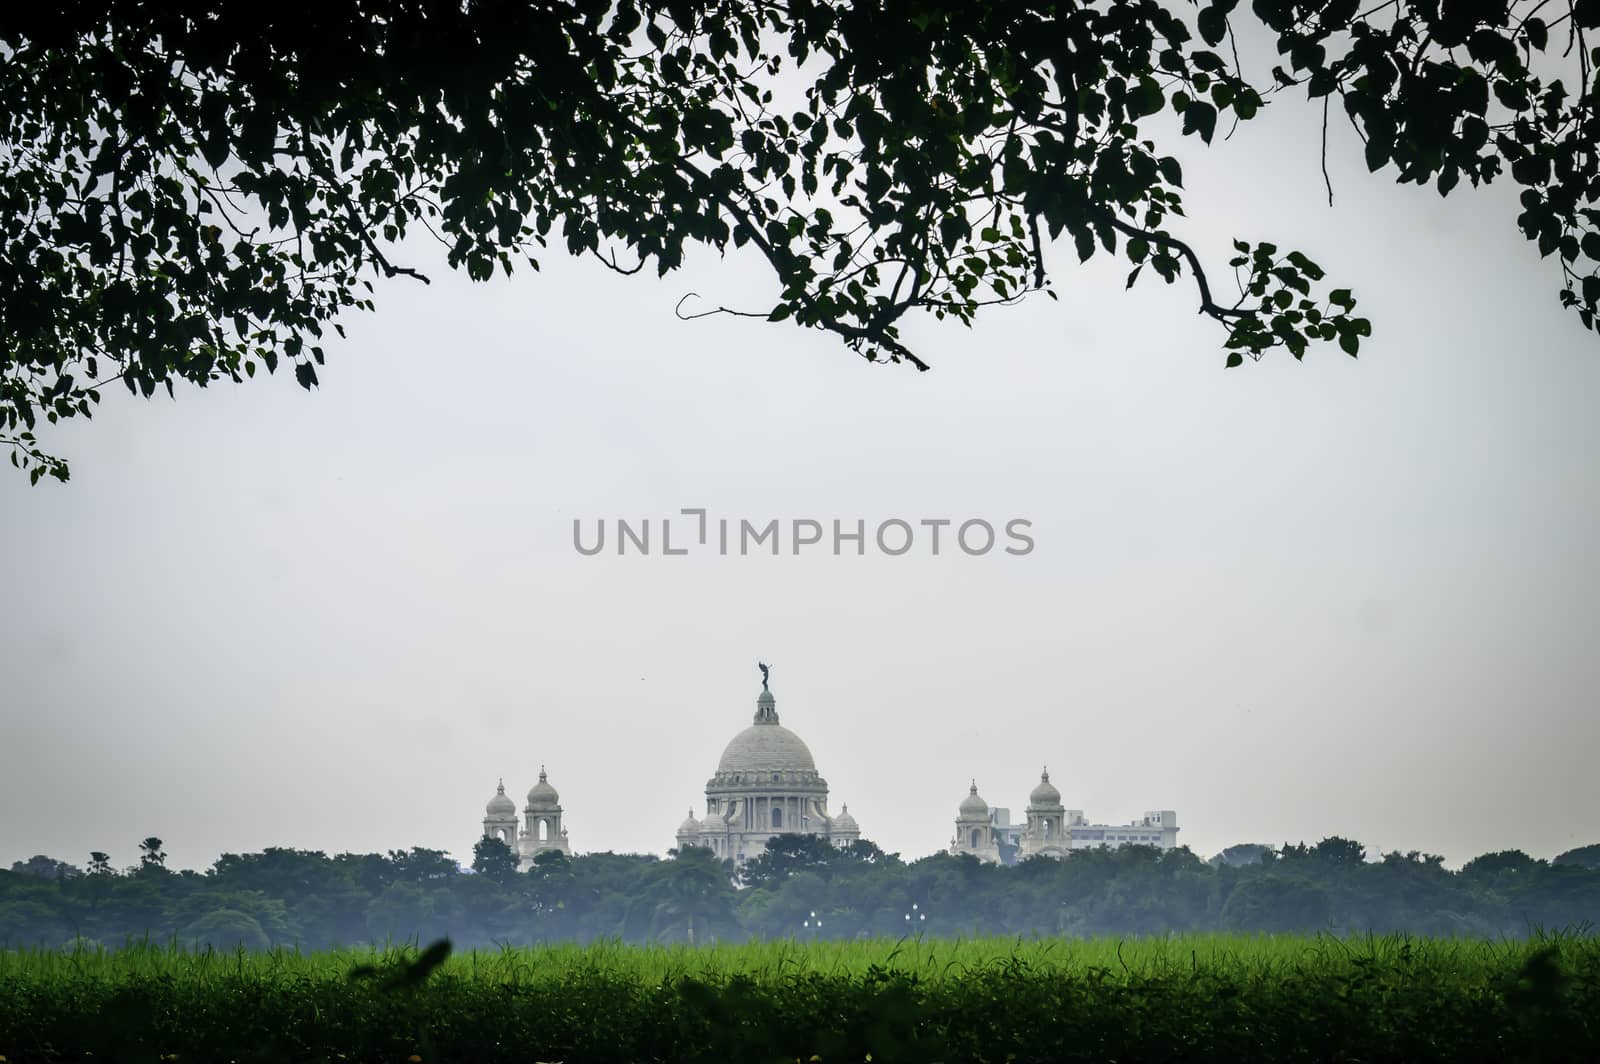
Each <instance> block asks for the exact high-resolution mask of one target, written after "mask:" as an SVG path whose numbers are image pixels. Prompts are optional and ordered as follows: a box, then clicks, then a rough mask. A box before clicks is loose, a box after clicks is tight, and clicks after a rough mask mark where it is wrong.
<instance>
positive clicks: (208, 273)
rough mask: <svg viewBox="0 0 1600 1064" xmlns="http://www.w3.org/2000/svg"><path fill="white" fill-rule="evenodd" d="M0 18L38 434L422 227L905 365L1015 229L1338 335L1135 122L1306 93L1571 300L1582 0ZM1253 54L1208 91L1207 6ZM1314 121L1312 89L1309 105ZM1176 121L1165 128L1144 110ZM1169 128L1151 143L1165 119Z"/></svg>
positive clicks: (1255, 336)
mask: <svg viewBox="0 0 1600 1064" xmlns="http://www.w3.org/2000/svg"><path fill="white" fill-rule="evenodd" d="M29 10H30V9H26V8H23V9H15V8H14V9H12V10H11V11H9V12H8V13H7V14H6V15H5V16H3V17H0V326H3V328H0V337H3V339H0V444H4V445H7V446H9V448H10V450H11V452H12V457H13V461H14V462H15V463H17V464H18V465H20V466H22V467H23V468H25V469H27V470H28V471H29V473H30V475H31V476H32V477H33V478H34V479H35V480H37V479H38V478H39V477H40V476H41V475H44V474H49V475H53V476H56V477H59V478H62V479H65V477H66V475H67V466H66V464H65V463H64V462H63V461H62V460H60V459H59V458H57V457H54V456H52V455H49V454H47V453H46V452H45V451H43V450H42V449H41V448H40V446H39V444H38V441H37V440H36V438H35V435H34V429H35V428H36V426H37V423H38V421H39V420H40V419H44V420H47V421H51V422H54V421H55V420H57V419H60V418H64V417H72V416H75V415H81V416H88V415H89V414H90V413H91V411H92V409H93V406H94V404H95V403H97V402H98V401H99V399H100V397H101V391H102V389H104V388H105V387H107V386H109V385H111V384H112V383H114V382H120V383H121V384H122V385H123V386H125V387H126V388H128V389H129V390H130V391H132V392H134V393H136V394H142V395H145V396H150V395H153V394H154V393H155V392H156V391H157V390H158V389H162V388H165V389H166V390H168V391H169V392H170V391H172V389H173V387H174V385H175V383H177V382H180V381H189V382H193V383H197V384H201V385H204V384H206V383H208V382H212V381H217V380H223V379H227V380H233V381H241V380H243V379H245V378H247V377H250V376H253V375H254V374H255V373H257V372H258V370H259V368H260V367H265V368H266V370H267V371H269V372H272V371H275V370H276V369H277V368H279V367H280V366H292V367H293V372H294V374H295V376H296V379H297V380H298V381H299V382H300V383H301V384H302V385H304V386H306V387H308V388H309V387H311V386H312V385H314V384H315V383H316V381H317V369H316V367H317V366H318V365H320V364H321V363H322V361H323V358H324V348H323V346H322V342H323V338H324V334H325V332H326V331H327V330H328V329H330V328H331V329H334V330H337V331H341V332H342V322H341V320H340V319H341V318H342V317H343V316H344V313H345V312H346V311H348V310H349V309H351V308H361V309H370V308H371V306H372V291H373V288H372V284H371V280H372V278H374V277H376V276H398V275H411V276H416V277H418V278H421V275H420V274H419V273H417V271H416V270H415V269H414V268H413V267H410V266H407V265H405V264H404V263H403V262H401V261H398V259H399V253H400V244H401V241H403V240H404V239H405V238H406V237H407V235H408V234H411V233H414V232H417V231H419V230H420V231H426V232H428V233H431V234H433V235H434V236H435V237H437V238H438V239H439V240H440V241H441V242H442V243H443V244H444V245H445V247H446V248H447V249H448V261H449V263H450V265H451V266H452V267H456V268H461V269H464V270H465V271H466V272H467V273H468V274H469V275H470V276H471V277H473V278H479V279H482V278H488V277H491V276H493V275H494V274H496V273H497V272H510V271H511V270H512V269H513V267H514V266H516V265H518V264H521V263H527V264H529V265H531V266H533V267H535V268H537V266H538V262H539V257H540V256H541V255H542V254H543V253H544V252H545V251H546V249H547V248H548V247H549V246H550V245H551V244H552V243H554V244H555V245H556V246H558V247H562V248H564V249H565V250H567V251H568V252H571V253H573V254H580V255H595V256H598V257H599V258H600V259H601V260H602V261H603V262H605V263H606V264H607V265H608V266H610V267H612V268H613V269H616V270H619V271H622V272H633V271H636V270H641V269H644V268H646V267H648V268H650V269H651V270H654V271H656V272H658V273H662V274H665V273H667V272H669V271H671V270H673V269H675V268H677V267H678V266H680V265H681V264H682V262H683V260H684V255H685V253H686V251H687V250H688V249H689V248H690V247H691V246H693V245H705V246H709V247H711V248H713V249H716V250H718V251H728V250H730V249H734V248H744V249H748V250H749V253H751V254H753V255H755V256H756V257H757V258H758V259H759V260H760V261H761V262H762V263H764V265H765V266H766V267H767V268H768V269H769V270H770V272H771V275H772V277H773V279H774V280H775V282H776V285H777V290H778V294H777V297H776V299H775V301H774V303H773V304H772V305H771V306H770V307H758V308H746V309H743V310H735V309H731V308H723V307H717V308H715V309H711V310H699V311H697V313H719V312H727V313H748V314H751V315H752V316H756V317H761V318H767V319H770V320H773V321H785V320H787V321H791V322H793V323H795V324H798V325H801V326H804V327H808V328H815V329H822V330H825V331H828V332H830V333H833V334H835V335H836V336H838V337H839V338H840V339H841V340H842V341H843V342H844V343H845V344H847V345H848V346H849V347H850V349H851V350H853V351H855V352H857V353H858V354H860V355H861V356H862V357H864V358H866V359H869V360H873V361H879V360H887V361H890V362H900V363H908V364H910V365H913V366H916V367H917V368H919V369H926V368H927V364H926V363H925V362H924V361H923V360H922V359H921V358H920V357H918V355H917V354H916V353H915V352H914V351H912V350H911V349H910V348H909V347H908V346H907V344H906V342H905V341H904V339H903V338H902V333H901V326H902V324H903V322H904V321H905V320H907V315H908V314H910V313H912V312H918V313H926V314H932V315H934V316H935V317H937V318H941V319H943V318H947V317H948V318H954V319H956V320H957V321H961V322H971V321H972V319H973V317H974V315H976V314H977V312H978V311H979V310H980V309H982V308H984V307H986V306H991V305H995V304H1005V303H1010V302H1013V301H1015V300H1017V299H1018V298H1020V297H1022V296H1023V295H1024V294H1026V293H1028V292H1030V291H1035V290H1046V291H1049V290H1050V289H1051V286H1052V284H1053V281H1052V272H1053V269H1054V265H1055V264H1054V263H1051V262H1048V261H1047V259H1046V242H1045V241H1046V237H1047V236H1048V237H1050V238H1057V237H1065V238H1067V240H1068V241H1070V247H1071V248H1072V254H1071V257H1073V258H1076V259H1078V260H1087V259H1090V258H1093V257H1095V256H1099V255H1105V256H1119V257H1121V258H1123V259H1124V260H1125V262H1126V264H1127V266H1128V268H1129V273H1128V284H1129V285H1130V286H1131V285H1133V284H1134V283H1136V281H1138V280H1139V278H1140V277H1141V276H1144V275H1146V274H1153V275H1155V276H1158V277H1160V278H1161V279H1162V280H1163V281H1165V282H1166V283H1168V284H1173V283H1176V282H1179V281H1180V280H1183V281H1185V282H1186V283H1188V284H1190V285H1192V286H1193V290H1194V298H1195V303H1196V305H1197V307H1198V310H1199V312H1200V313H1201V314H1203V315H1205V316H1207V317H1209V318H1212V319H1214V320H1216V321H1217V322H1218V323H1220V325H1221V326H1222V328H1223V330H1224V332H1223V339H1222V344H1223V347H1224V349H1225V351H1226V352H1227V362H1228V364H1229V365H1238V364H1240V363H1241V362H1242V361H1243V359H1244V358H1245V357H1251V358H1259V357H1261V356H1262V355H1263V354H1264V353H1266V352H1268V351H1271V350H1274V349H1279V348H1281V349H1284V350H1287V351H1288V352H1289V353H1290V354H1291V355H1292V356H1294V357H1295V358H1300V357H1302V356H1303V355H1304V354H1305V353H1306V351H1307V350H1308V347H1309V345H1310V344H1311V343H1313V342H1317V341H1333V342H1337V343H1338V345H1339V346H1340V347H1341V348H1342V349H1343V350H1344V351H1346V352H1347V353H1349V354H1351V355H1354V354H1356V352H1357V351H1358V349H1359V347H1360V342H1361V338H1362V337H1365V336H1367V335H1369V333H1370V325H1369V323H1368V322H1367V320H1366V319H1364V318H1362V317H1358V316H1357V315H1356V314H1355V306H1356V302H1355V298H1354V296H1353V295H1352V293H1351V291H1350V289H1348V288H1343V287H1330V286H1328V285H1325V284H1324V275H1323V270H1322V269H1321V268H1320V267H1319V266H1318V265H1317V264H1316V263H1315V262H1314V261H1313V260H1312V259H1311V258H1309V257H1307V256H1306V255H1305V254H1303V253H1301V252H1299V251H1293V250H1285V249H1282V248H1280V247H1279V246H1278V245H1276V244H1274V243H1266V242H1250V241H1245V240H1238V241H1235V242H1234V245H1233V248H1232V250H1231V252H1230V254H1231V257H1230V258H1229V259H1228V260H1227V263H1228V266H1229V267H1230V268H1231V270H1232V272H1233V275H1234V276H1233V278H1232V279H1231V280H1230V282H1229V284H1228V286H1227V290H1226V291H1224V290H1223V286H1221V285H1219V284H1217V283H1215V282H1214V281H1213V280H1212V279H1211V278H1210V277H1209V276H1208V274H1207V272H1206V269H1205V266H1204V261H1205V260H1206V259H1208V258H1209V257H1210V256H1211V255H1213V254H1214V253H1215V252H1214V249H1208V248H1195V247H1192V246H1191V245H1190V244H1189V243H1188V242H1187V241H1186V240H1185V239H1184V237H1183V236H1182V235H1181V219H1182V217H1183V215H1184V210H1185V205H1184V202H1183V198H1182V194H1181V190H1182V184H1183V175H1182V171H1181V168H1180V166H1179V164H1178V162H1177V161H1176V159H1175V158H1174V157H1173V156H1172V155H1171V154H1170V153H1169V152H1168V151H1167V150H1165V149H1164V148H1163V147H1162V142H1163V141H1170V139H1171V138H1172V137H1173V136H1177V135H1181V136H1187V137H1195V138H1198V139H1199V140H1200V141H1203V142H1206V143H1210V142H1211V141H1212V140H1213V138H1214V137H1215V136H1216V135H1217V133H1218V131H1219V130H1230V129H1232V128H1233V127H1234V126H1236V125H1237V124H1239V123H1243V122H1248V121H1249V120H1250V119H1251V118H1253V117H1255V116H1256V115H1257V114H1258V113H1259V112H1260V111H1261V109H1262V108H1263V107H1264V106H1265V105H1266V104H1267V103H1268V102H1270V101H1271V100H1272V99H1273V98H1274V97H1275V96H1276V95H1278V94H1281V93H1290V94H1304V95H1309V96H1310V97H1312V98H1313V99H1321V100H1322V101H1324V107H1325V108H1327V107H1330V106H1337V107H1338V108H1339V109H1340V110H1342V111H1343V112H1344V113H1345V114H1346V115H1347V116H1348V118H1349V120H1350V121H1351V122H1352V123H1353V124H1354V125H1355V127H1356V128H1357V130H1358V131H1359V132H1360V134H1361V137H1362V139H1363V141H1364V143H1365V152H1366V161H1367V164H1368V165H1369V167H1370V168H1371V169H1373V170H1375V171H1376V170H1388V171H1390V172H1392V173H1393V174H1394V175H1395V177H1396V178H1397V179H1398V180H1400V181H1402V182H1412V183H1416V184H1419V185H1423V184H1426V185H1431V186H1433V187H1434V188H1435V189H1437V191H1438V192H1439V193H1440V194H1447V193H1449V192H1450V191H1451V190H1452V189H1454V188H1455V187H1456V186H1457V185H1458V184H1460V182H1461V181H1462V180H1463V179H1465V180H1466V181H1467V182H1469V183H1471V184H1473V185H1478V184H1483V183H1486V182H1489V181H1492V180H1495V179H1497V178H1500V177H1503V176H1505V175H1507V174H1509V176H1510V178H1511V179H1512V180H1513V181H1514V182H1516V184H1517V185H1519V186H1520V187H1521V189H1522V193H1521V206H1522V213H1521V214H1520V215H1519V216H1518V218H1517V224H1518V226H1519V227H1520V228H1521V230H1522V231H1523V232H1524V233H1525V234H1526V235H1527V237H1528V238H1529V239H1531V240H1534V241H1537V243H1538V246H1539V250H1540V252H1541V253H1542V254H1543V255H1546V256H1550V257H1553V258H1555V259H1556V261H1557V262H1558V263H1559V269H1560V285H1561V287H1560V297H1561V301H1562V302H1563V303H1564V304H1565V305H1567V306H1569V307H1572V308H1575V309H1576V311H1577V313H1578V314H1579V316H1580V317H1581V318H1582V320H1583V323H1584V325H1585V326H1587V327H1590V328H1594V327H1595V315H1596V311H1597V309H1600V273H1597V272H1596V269H1597V266H1600V225H1597V222H1600V210H1597V208H1596V200H1597V198H1600V161H1597V156H1596V150H1597V149H1596V147H1595V146H1596V145H1597V144H1600V117H1597V108H1596V102H1597V92H1596V89H1595V85H1594V80H1593V76H1592V74H1593V67H1594V65H1595V64H1596V63H1597V62H1600V48H1595V47H1593V45H1592V42H1591V41H1590V40H1589V38H1588V37H1586V34H1591V35H1592V34H1593V32H1594V31H1595V30H1596V29H1597V27H1600V0H1554V2H1552V0H1389V2H1374V3H1372V4H1370V5H1366V6H1363V5H1362V4H1360V3H1358V2H1357V0H1316V2H1311V0H1255V2H1254V3H1253V4H1252V5H1251V6H1250V8H1249V9H1248V10H1242V9H1239V8H1237V0H1204V2H1203V3H1201V4H1197V5H1191V6H1185V5H1176V4H1166V3H1162V2H1160V0H1115V2H1113V0H1086V2H1082V3H1063V2H1060V0H1018V2H1016V3H1007V4H993V5H991V4H975V3H967V2H959V3H957V2H935V0H869V2H862V3H842V2H828V0H577V2H566V0H547V2H536V3H508V2H504V0H481V2H480V0H473V2H469V3H459V2H456V3H438V2H433V0H325V2H323V3H319V4H317V5H315V6H314V8H312V9H309V10H307V9H302V8H299V7H289V8H274V7H272V6H270V5H268V6H260V5H254V6H251V5H223V6H221V7H220V9H215V10H213V9H211V8H207V7H202V6H200V5H188V4H183V3H175V4H144V3H132V2H130V3H116V4H94V3H86V4H78V5H72V6H71V7H70V8H69V9H68V12H67V13H65V14H62V13H59V12H55V11H51V12H49V13H48V14H32V15H30V14H29ZM1241 19H1253V20H1255V21H1256V22H1257V23H1259V24H1262V25H1264V26H1265V28H1266V29H1267V30H1268V31H1270V33H1271V34H1272V36H1273V37H1274V38H1275V40H1276V43H1277V48H1278V52H1279V54H1280V56H1281V63H1280V65H1278V66H1277V67H1275V68H1273V70H1272V72H1271V76H1270V79H1268V80H1266V81H1265V82H1263V83H1257V82H1252V81H1250V80H1247V78H1246V77H1245V72H1244V71H1243V70H1241V68H1240V66H1239V63H1238V60H1237V49H1236V48H1234V47H1233V33H1234V29H1235V26H1234V23H1235V22H1237V21H1238V20H1241ZM1324 117H1325V120H1326V110H1325V111H1324ZM1174 119H1176V120H1174ZM1174 130H1177V131H1178V132H1176V133H1175V132H1174Z"/></svg>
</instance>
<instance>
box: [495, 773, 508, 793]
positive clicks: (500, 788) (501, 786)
mask: <svg viewBox="0 0 1600 1064" xmlns="http://www.w3.org/2000/svg"><path fill="white" fill-rule="evenodd" d="M495 790H497V791H499V792H500V793H501V794H504V793H506V778H505V777H504V776H501V777H500V784H499V786H497V787H496V788H495Z"/></svg>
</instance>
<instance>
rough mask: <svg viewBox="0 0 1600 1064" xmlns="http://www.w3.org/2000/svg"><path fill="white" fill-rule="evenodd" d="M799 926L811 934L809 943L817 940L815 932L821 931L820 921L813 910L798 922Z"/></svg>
mask: <svg viewBox="0 0 1600 1064" xmlns="http://www.w3.org/2000/svg"><path fill="white" fill-rule="evenodd" d="M800 926H801V927H803V928H805V929H806V930H807V931H809V932H810V933H811V941H812V942H815V941H816V940H817V932H818V931H821V930H822V920H821V919H820V918H818V916H817V913H816V910H815V909H813V910H812V911H811V915H810V916H808V917H806V918H805V919H804V920H802V921H800Z"/></svg>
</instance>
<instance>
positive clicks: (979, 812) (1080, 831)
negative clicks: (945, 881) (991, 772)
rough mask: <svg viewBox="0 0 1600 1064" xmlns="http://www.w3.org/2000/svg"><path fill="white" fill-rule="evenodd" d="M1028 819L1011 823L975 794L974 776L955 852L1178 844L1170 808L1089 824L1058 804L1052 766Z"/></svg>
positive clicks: (1023, 853) (1006, 853) (982, 855)
mask: <svg viewBox="0 0 1600 1064" xmlns="http://www.w3.org/2000/svg"><path fill="white" fill-rule="evenodd" d="M1026 817H1027V819H1026V821H1025V822H1024V823H1022V824H1012V823H1011V811H1010V810H1009V809H1005V808H998V807H992V806H990V805H989V804H988V803H987V802H985V801H984V800H983V798H981V797H980V796H979V795H978V784H977V781H976V780H974V781H973V784H972V788H971V790H970V791H969V792H968V793H967V797H965V798H963V799H962V800H961V804H960V806H958V807H957V811H956V833H955V837H954V838H953V839H951V840H950V852H951V853H953V854H962V853H965V854H971V855H972V856H974V857H976V858H978V860H980V861H988V862H994V863H998V862H1002V861H1005V862H1010V861H1013V860H1017V861H1020V860H1024V859H1026V858H1029V857H1064V856H1066V854H1067V853H1068V852H1069V851H1071V850H1090V849H1115V848H1116V847H1118V846H1155V847H1157V848H1159V849H1163V850H1170V849H1172V848H1173V847H1175V846H1177V845H1178V814H1177V813H1176V812H1174V811H1173V810H1171V809H1158V810H1154V811H1152V812H1148V813H1145V815H1144V817H1143V819H1141V820H1135V821H1133V822H1132V823H1129V824H1115V825H1113V824H1091V823H1090V822H1089V820H1088V819H1087V818H1086V817H1085V816H1084V815H1083V810H1081V809H1067V808H1066V807H1064V806H1063V805H1062V804H1061V792H1060V791H1059V790H1057V789H1056V787H1055V785H1054V784H1052V783H1051V782H1050V770H1049V769H1048V768H1046V769H1045V770H1044V772H1042V773H1041V774H1040V776H1039V784H1038V786H1036V787H1034V788H1033V790H1032V791H1031V792H1030V793H1029V794H1028V807H1027V810H1026Z"/></svg>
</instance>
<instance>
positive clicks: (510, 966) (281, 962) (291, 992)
mask: <svg viewBox="0 0 1600 1064" xmlns="http://www.w3.org/2000/svg"><path fill="white" fill-rule="evenodd" d="M416 955H417V954H416V951H414V950H412V951H407V950H393V951H388V952H374V951H370V950H367V951H330V952H320V953H312V954H297V953H293V952H284V951H274V952H264V953H246V952H238V953H216V952H200V953H195V952H185V951H182V950H178V949H162V948H150V947H137V948H130V949H124V950H118V951H102V950H99V949H93V950H80V951H76V952H71V951H69V952H49V951H24V952H0V1054H3V1055H4V1056H5V1057H6V1058H7V1061H8V1064H9V1062H16V1061H30V1060H51V1059H68V1060H94V1061H103V1060H107V1059H116V1060H152V1061H153V1060H159V1059H162V1058H163V1057H165V1058H166V1059H172V1054H176V1055H177V1059H178V1060H180V1061H189V1060H213V1059H214V1060H238V1061H245V1060H307V1061H309V1060H339V1059H345V1060H372V1061H405V1060H407V1059H408V1058H409V1057H411V1056H413V1055H416V1056H419V1057H420V1058H421V1059H422V1060H423V1061H425V1062H431V1061H447V1060H448V1061H474V1062H477V1061H498V1060H506V1061H511V1060H516V1061H535V1060H546V1061H579V1060H615V1061H634V1060H707V1061H710V1060H801V1061H807V1060H811V1059H814V1058H820V1059H821V1060H823V1061H830V1060H853V1061H860V1060H865V1059H869V1057H868V1054H870V1059H871V1060H874V1061H893V1060H993V1061H1006V1060H1060V1059H1074V1060H1219V1061H1220V1060H1230V1061H1231V1060H1349V1061H1358V1060H1359V1061H1376V1060H1396V1061H1401V1060H1405V1061H1415V1060H1441V1061H1442V1060H1450V1061H1460V1060H1484V1061H1491V1060H1493V1061H1501V1060H1529V1061H1534V1060H1541V1061H1542V1060H1588V1061H1594V1060H1600V938H1596V937H1592V936H1558V937H1549V938H1543V939H1539V940H1535V941H1531V942H1502V943H1491V942H1481V941H1472V940H1445V939H1408V938H1397V937H1390V938H1359V939H1338V938H1333V937H1329V936H1320V937H1289V936H1284V937H1230V936H1221V935H1204V936H1185V937H1175V938H1170V939H1138V940H1123V941H1116V940H1096V941H1087V942H1084V941H1068V940H1030V941H1015V940H995V939H980V940H966V941H963V940H944V939H927V940H915V939H908V940H904V941H901V942H889V941H874V942H850V943H827V942H824V943H818V944H815V945H811V944H803V943H797V942H769V943H751V944H745V945H717V946H709V947H702V948H698V949H695V948H685V947H658V948H649V947H634V946H623V945H616V944H609V943H602V944H596V945H588V946H551V947H547V948H536V949H515V950H512V949H508V950H503V951H477V952H468V953H463V954H457V955H454V956H451V957H450V958H449V959H447V960H446V961H445V962H444V963H443V964H441V965H439V966H438V967H437V968H436V969H434V970H433V971H432V972H431V973H430V974H428V975H427V976H426V977H425V978H419V979H416V980H415V981H412V982H406V981H405V976H406V975H407V974H408V967H407V966H408V964H409V963H410V962H411V960H412V959H413V958H415V957H416ZM374 969H375V970H374ZM364 971H365V972H367V973H368V974H367V975H366V976H364V977H363V976H361V975H357V976H355V977H352V972H357V973H360V972H364ZM410 974H417V973H415V972H411V973H410Z"/></svg>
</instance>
